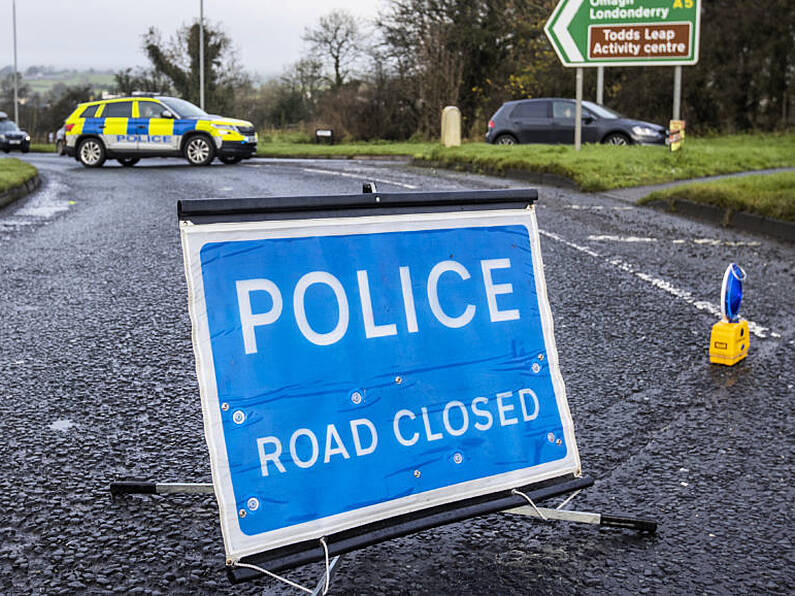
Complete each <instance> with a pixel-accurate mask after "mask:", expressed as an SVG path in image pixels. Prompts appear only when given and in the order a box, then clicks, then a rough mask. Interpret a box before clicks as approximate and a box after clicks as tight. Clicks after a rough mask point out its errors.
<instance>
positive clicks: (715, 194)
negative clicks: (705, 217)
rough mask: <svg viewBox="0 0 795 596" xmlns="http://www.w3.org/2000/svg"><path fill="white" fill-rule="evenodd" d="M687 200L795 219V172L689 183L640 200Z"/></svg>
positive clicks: (732, 209) (765, 215) (646, 201)
mask: <svg viewBox="0 0 795 596" xmlns="http://www.w3.org/2000/svg"><path fill="white" fill-rule="evenodd" d="M674 199H685V200H687V201H693V202H695V203H706V204H709V205H715V206H716V207H720V208H723V209H729V210H731V211H733V212H737V211H747V212H749V213H755V214H757V215H762V216H764V217H772V218H775V219H783V220H786V221H795V172H780V173H775V174H762V175H752V176H743V177H741V178H727V179H725V180H715V181H712V182H699V183H694V184H685V185H683V186H677V187H675V188H668V189H665V190H658V191H655V192H653V193H651V194H649V195H648V196H646V197H644V198H643V199H641V200H640V201H639V203H641V204H642V203H648V202H651V201H668V202H673V200H674Z"/></svg>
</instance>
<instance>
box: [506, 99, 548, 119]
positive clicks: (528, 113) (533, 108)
mask: <svg viewBox="0 0 795 596" xmlns="http://www.w3.org/2000/svg"><path fill="white" fill-rule="evenodd" d="M548 103H549V102H546V101H525V102H522V103H520V104H519V105H517V106H516V107H515V108H514V109H513V111H512V112H511V118H547V104H548Z"/></svg>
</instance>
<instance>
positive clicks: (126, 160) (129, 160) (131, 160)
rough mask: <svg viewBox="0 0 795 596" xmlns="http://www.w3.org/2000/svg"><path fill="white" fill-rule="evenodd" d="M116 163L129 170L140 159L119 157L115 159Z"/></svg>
mask: <svg viewBox="0 0 795 596" xmlns="http://www.w3.org/2000/svg"><path fill="white" fill-rule="evenodd" d="M116 161H118V162H119V163H120V164H121V165H123V166H124V167H125V168H131V167H133V166H134V165H135V164H137V163H138V162H139V161H141V158H140V157H119V158H118V159H116Z"/></svg>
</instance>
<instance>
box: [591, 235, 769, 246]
mask: <svg viewBox="0 0 795 596" xmlns="http://www.w3.org/2000/svg"><path fill="white" fill-rule="evenodd" d="M588 240H592V241H594V242H657V241H658V239H657V238H647V237H638V236H610V235H602V236H595V235H592V236H588ZM689 241H690V242H692V243H693V244H699V245H708V246H760V245H761V244H762V243H761V242H756V241H751V242H746V241H744V240H738V241H732V240H716V239H714V238H691V239H690V240H689ZM671 242H673V243H674V244H685V243H686V242H688V240H685V239H682V238H677V239H676V240H672V241H671Z"/></svg>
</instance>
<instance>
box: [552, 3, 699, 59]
mask: <svg viewBox="0 0 795 596" xmlns="http://www.w3.org/2000/svg"><path fill="white" fill-rule="evenodd" d="M700 25H701V0H560V2H559V3H558V5H557V7H556V8H555V11H554V12H553V13H552V16H551V17H550V18H549V21H547V24H546V25H545V26H544V32H545V33H546V34H547V37H549V41H550V42H551V43H552V47H553V48H555V52H557V54H558V57H559V58H560V61H561V62H562V63H563V66H575V67H582V66H654V65H657V66H677V65H688V64H695V63H696V62H698V40H699V33H700V28H701V27H700Z"/></svg>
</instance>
